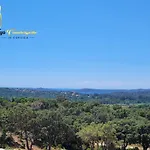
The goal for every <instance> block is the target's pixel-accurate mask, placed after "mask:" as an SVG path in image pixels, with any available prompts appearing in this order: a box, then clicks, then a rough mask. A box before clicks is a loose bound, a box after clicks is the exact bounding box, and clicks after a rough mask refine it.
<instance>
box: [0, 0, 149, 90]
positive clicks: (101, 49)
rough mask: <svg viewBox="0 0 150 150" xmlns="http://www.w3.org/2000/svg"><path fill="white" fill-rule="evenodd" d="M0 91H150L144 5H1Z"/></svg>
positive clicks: (103, 1)
mask: <svg viewBox="0 0 150 150" xmlns="http://www.w3.org/2000/svg"><path fill="white" fill-rule="evenodd" d="M0 5H1V6H2V15H3V27H2V28H3V29H11V28H15V29H17V30H36V31H37V32H38V34H37V35H36V37H35V38H34V39H28V40H23V39H22V40H21V39H20V40H19V39H18V40H15V39H2V38H0V86H1V87H45V88H107V89H118V88H129V89H131V88H150V9H149V6H150V1H149V0H144V1H142V0H43V1H41V0H25V1H22V0H0Z"/></svg>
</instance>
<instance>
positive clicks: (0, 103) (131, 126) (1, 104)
mask: <svg viewBox="0 0 150 150" xmlns="http://www.w3.org/2000/svg"><path fill="white" fill-rule="evenodd" d="M0 133H1V134H0V146H1V147H6V146H12V145H14V141H13V136H14V135H18V136H19V138H20V141H21V142H22V144H20V145H19V146H20V147H26V148H27V149H28V150H31V149H32V147H33V145H37V146H39V147H40V148H47V149H49V150H50V149H51V147H63V148H65V149H67V150H87V149H89V148H90V149H91V150H93V149H97V150H98V149H100V148H102V149H103V150H113V149H122V150H125V149H126V148H127V146H128V145H130V144H140V145H141V146H142V147H143V150H147V149H148V147H149V146H150V105H130V106H128V105H107V104H101V103H100V102H96V101H88V102H85V101H75V102H74V101H68V100H67V99H66V98H64V97H58V98H57V99H53V100H52V99H51V100H46V99H34V98H13V99H11V101H8V100H5V99H4V98H1V99H0ZM136 149H138V148H136Z"/></svg>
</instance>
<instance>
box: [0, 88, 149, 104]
mask: <svg viewBox="0 0 150 150" xmlns="http://www.w3.org/2000/svg"><path fill="white" fill-rule="evenodd" d="M96 91H101V92H102V91H103V92H102V93H105V94H98V93H99V92H97V93H96ZM83 93H84V94H83ZM90 93H91V94H90ZM0 97H3V98H5V99H8V100H12V99H13V98H17V97H18V98H20V97H22V98H25V97H28V98H46V99H54V98H58V97H63V98H66V99H69V100H73V101H99V102H101V103H102V104H128V105H129V104H142V103H145V104H146V103H150V90H92V89H81V90H80V89H78V90H69V89H68V90H63V89H59V90H56V89H42V88H39V89H33V88H0Z"/></svg>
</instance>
